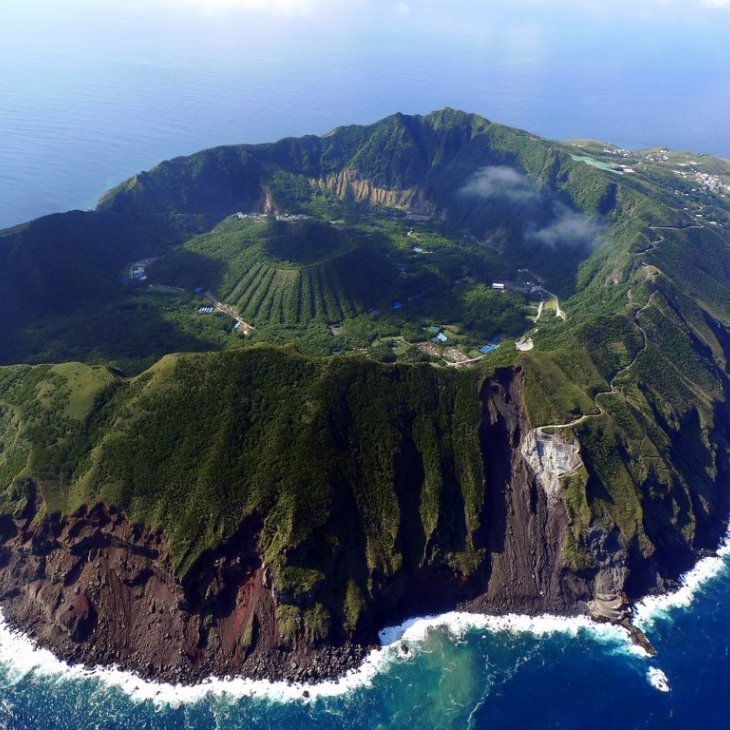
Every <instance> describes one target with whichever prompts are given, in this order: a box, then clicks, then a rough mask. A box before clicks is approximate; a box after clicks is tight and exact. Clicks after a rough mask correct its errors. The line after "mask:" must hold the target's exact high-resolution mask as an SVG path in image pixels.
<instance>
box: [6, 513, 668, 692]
mask: <svg viewBox="0 0 730 730" xmlns="http://www.w3.org/2000/svg"><path fill="white" fill-rule="evenodd" d="M40 525H41V527H40V529H39V528H38V525H36V526H35V527H34V526H33V524H32V522H31V520H29V519H28V518H27V517H21V518H18V519H15V520H12V526H11V523H10V522H9V521H8V519H7V518H5V519H3V520H1V521H0V539H1V540H2V547H0V606H2V610H3V613H4V616H5V618H6V620H7V622H8V624H9V626H10V627H11V628H13V629H15V630H18V631H20V632H22V633H24V634H26V635H27V636H29V637H30V638H31V640H32V641H33V642H34V643H35V644H36V645H38V646H40V647H42V648H46V649H49V650H50V651H52V652H53V653H54V654H55V655H56V656H59V657H60V658H61V659H63V660H64V661H66V662H67V663H68V664H70V665H74V664H82V665H84V666H85V667H88V668H90V669H91V668H95V667H112V666H113V667H115V668H117V669H120V670H124V671H128V672H130V673H132V674H135V675H136V676H139V677H140V678H141V679H143V680H151V681H156V682H164V683H170V684H177V685H184V686H185V685H187V686H189V685H195V684H199V683H201V682H204V681H206V680H209V679H210V678H211V677H217V678H228V677H239V676H242V677H245V678H247V679H253V680H268V681H283V682H287V683H296V684H303V685H307V684H311V685H313V684H315V683H319V682H322V681H338V680H340V679H341V678H342V677H343V676H344V675H345V674H346V673H347V672H348V671H350V670H354V669H357V668H358V667H360V666H361V665H362V663H363V661H364V659H365V658H366V656H367V655H368V654H369V653H370V652H371V651H372V650H373V649H375V648H377V647H378V645H377V644H375V643H369V644H360V643H356V642H348V643H344V644H342V645H339V646H336V645H322V646H306V645H304V644H303V645H301V646H292V647H284V646H281V645H275V646H274V645H271V642H268V643H267V644H266V645H265V644H264V642H263V641H262V636H266V632H262V633H261V634H260V635H259V637H258V641H257V642H256V645H255V647H254V648H253V649H254V650H253V651H251V652H250V653H249V654H247V655H245V656H244V657H243V660H242V661H241V662H240V664H239V666H234V665H233V664H232V662H231V659H232V656H235V652H233V654H231V652H230V645H228V649H229V650H228V651H226V650H225V648H224V645H223V643H222V644H221V645H218V646H216V647H214V648H213V649H212V650H210V651H208V652H198V653H197V655H194V654H191V653H190V652H188V651H186V650H185V649H184V648H183V647H182V646H181V645H184V643H185V641H186V637H187V636H188V633H189V632H188V628H189V627H188V626H187V625H186V624H185V622H183V627H182V628H183V630H182V631H181V632H180V633H178V634H176V635H173V633H172V630H173V625H174V624H175V622H176V621H179V620H180V615H181V614H185V613H187V614H188V621H190V620H191V619H192V617H194V616H195V614H194V613H188V612H186V611H185V610H184V609H183V608H182V605H181V603H178V604H176V605H175V606H174V607H173V606H168V608H170V609H173V608H174V609H175V610H176V612H177V615H176V616H174V617H173V621H172V622H171V624H172V625H170V626H169V628H168V630H166V631H157V632H153V633H146V634H145V636H144V641H143V643H141V644H140V645H139V646H138V647H137V648H136V650H134V649H132V648H131V645H132V644H133V641H129V640H123V641H121V642H120V641H119V633H118V631H113V630H112V631H110V627H109V621H110V620H112V619H109V617H107V618H106V619H105V618H104V616H103V615H101V612H103V611H108V610H110V608H111V607H112V604H111V603H110V602H105V601H103V600H101V601H100V600H99V597H98V595H97V596H94V598H93V599H92V598H90V594H91V595H92V596H93V595H94V594H93V587H94V585H98V586H100V587H104V588H110V589H111V590H110V591H109V593H111V594H113V593H114V588H113V587H111V586H110V581H109V576H106V577H103V576H101V577H99V578H98V579H97V580H96V581H94V580H88V579H87V580H85V579H84V572H85V571H84V570H83V568H82V569H81V570H79V566H78V564H77V563H73V564H68V565H66V562H67V561H65V560H64V559H63V558H64V557H65V558H66V559H67V558H68V556H72V555H75V557H76V558H79V557H81V558H82V559H83V561H84V562H85V563H86V564H87V566H90V567H87V570H89V571H91V573H92V574H93V575H96V576H99V575H100V573H101V572H102V571H99V570H98V569H96V570H95V569H94V564H93V563H92V562H91V557H92V556H93V558H94V560H95V561H96V562H97V568H98V566H99V565H101V564H102V563H104V562H106V563H107V567H108V568H110V569H117V570H119V569H121V566H122V565H123V566H124V570H126V571H127V573H128V575H127V576H126V577H125V578H124V579H123V580H122V583H123V584H125V585H127V587H129V588H134V586H135V585H137V586H139V585H145V586H146V587H148V588H151V589H152V594H153V595H154V596H156V597H157V598H158V599H159V598H160V595H161V591H160V587H159V585H156V584H155V581H159V580H160V577H161V575H163V574H164V570H160V567H159V566H157V567H156V569H155V570H151V569H150V567H149V566H148V565H144V562H145V561H150V560H154V561H157V562H158V563H160V564H161V565H162V566H166V565H167V563H168V562H169V558H168V556H167V555H166V554H165V550H164V540H163V539H162V536H161V535H159V534H152V533H145V532H144V531H141V529H140V528H136V527H134V526H132V525H130V524H129V523H128V522H127V521H126V518H125V517H124V515H123V514H122V513H121V512H119V511H118V510H115V509H113V508H108V507H102V506H101V505H99V506H97V507H95V508H94V509H93V510H90V511H89V512H86V511H82V512H80V513H77V514H76V515H74V516H72V517H71V518H60V517H58V516H52V517H50V518H49V517H47V518H44V519H43V520H42V521H41V522H40ZM13 532H15V534H14V535H12V534H11V533H13ZM59 538H63V539H64V540H65V541H66V544H65V545H64V548H60V542H59ZM142 540H144V541H145V543H146V544H147V547H146V548H145V549H144V550H143V549H142V548H141V546H140V544H139V543H140V542H141V541H142ZM151 545H154V546H155V547H152V546H151ZM115 558H116V559H118V561H115ZM140 561H141V562H140ZM71 562H73V561H71ZM218 562H219V563H220V561H218ZM63 566H65V567H67V568H69V569H68V570H66V571H65V572H64V571H63V570H62V567H63ZM168 567H169V566H168ZM243 573H244V574H247V575H248V573H247V572H246V571H243ZM142 574H144V575H143V576H142V577H143V580H142V579H141V577H140V576H141V575H142ZM254 575H256V571H255V570H254ZM150 581H152V583H151V585H148V584H150ZM677 585H678V584H677V583H676V582H674V581H672V580H667V581H664V582H663V585H662V588H663V589H664V591H666V590H668V589H671V588H672V587H676V586H677ZM654 592H656V590H655V591H654ZM175 598H176V599H178V600H179V599H180V596H176V597H175ZM153 601H154V599H153ZM609 603H610V602H604V604H603V605H604V609H605V608H606V606H607V605H608V604H609ZM153 605H154V603H150V602H149V601H144V602H142V603H141V604H140V605H139V606H132V604H131V603H128V604H127V608H128V609H130V610H132V613H130V614H129V615H127V616H126V617H117V618H122V619H123V620H122V621H121V624H120V626H118V627H117V629H119V630H121V632H122V633H124V634H126V635H127V637H128V638H129V639H134V637H135V635H136V634H135V629H136V628H137V626H138V625H139V621H137V620H136V618H135V617H136V616H139V615H145V616H146V619H147V621H148V623H149V619H150V616H154V615H155V614H157V615H158V616H160V617H162V616H164V615H165V612H164V611H161V610H160V609H161V608H162V606H160V607H158V608H153ZM627 608H628V606H627V604H626V603H625V602H622V605H621V607H620V610H619V611H617V612H616V614H615V615H609V611H608V609H606V610H605V611H604V612H603V613H601V612H600V611H599V612H596V610H595V605H594V606H593V608H592V607H591V606H590V605H589V604H587V603H586V602H584V601H578V602H576V604H575V605H574V606H573V607H572V610H571V609H564V610H558V611H554V612H553V613H556V614H557V615H563V616H565V617H575V616H580V615H589V616H591V617H592V618H593V619H594V620H596V621H597V622H608V623H613V624H616V625H619V626H622V627H623V628H624V629H626V630H627V631H628V633H629V635H630V638H631V640H632V641H633V642H634V643H636V644H637V645H639V646H641V647H642V648H644V649H645V650H646V651H647V652H648V653H649V654H652V653H653V652H654V650H653V647H652V646H651V644H650V643H649V641H648V639H647V638H646V637H645V636H644V634H643V633H642V632H641V631H640V630H638V629H637V628H636V627H634V626H633V625H632V624H631V623H630V621H629V619H628V613H627ZM454 610H458V611H464V612H468V613H474V614H481V615H485V614H486V615H504V614H506V613H514V612H518V611H519V612H520V613H522V614H526V615H535V616H536V615H539V614H540V613H541V612H542V611H540V610H539V608H538V607H536V606H535V605H524V606H522V607H518V606H516V605H515V601H514V600H512V599H510V598H509V597H508V598H505V599H503V600H488V597H487V596H486V595H482V596H478V597H477V598H475V599H472V600H469V601H464V602H459V603H458V604H457V605H455V606H454ZM262 623H265V622H262ZM394 623H395V622H394ZM221 633H222V634H223V633H224V632H221ZM269 638H270V637H269ZM214 643H215V642H214ZM161 645H165V646H166V647H167V649H166V650H165V651H161V650H160V647H161ZM171 647H178V648H176V649H175V651H170V648H171ZM403 650H404V651H406V652H407V651H408V647H407V646H404V647H403ZM175 655H176V657H177V658H176V659H171V658H170V657H174V656H175Z"/></svg>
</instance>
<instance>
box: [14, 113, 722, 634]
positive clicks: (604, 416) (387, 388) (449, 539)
mask: <svg viewBox="0 0 730 730" xmlns="http://www.w3.org/2000/svg"><path fill="white" fill-rule="evenodd" d="M632 154H633V157H625V156H621V157H619V156H618V154H617V153H616V152H614V151H612V149H611V148H609V147H606V146H603V145H596V144H593V143H581V144H580V145H579V144H577V143H575V144H558V143H554V142H549V141H546V140H542V139H540V138H537V137H535V136H533V135H530V134H528V133H526V132H522V131H519V130H513V129H508V128H505V127H502V126H499V125H496V124H492V123H491V122H489V121H487V120H485V119H482V118H480V117H477V116H475V115H468V114H464V113H462V112H456V111H453V110H444V111H441V112H436V113H434V114H431V115H428V116H424V117H420V116H416V117H408V116H404V115H400V114H398V115H394V116H392V117H389V118H387V119H385V120H383V121H381V122H378V123H377V124H374V125H371V126H368V127H344V128H340V129H337V130H334V131H333V132H332V133H330V134H329V135H326V136H324V137H322V138H317V137H305V138H302V139H286V140H282V141H280V142H277V143H274V144H269V145H256V146H250V145H246V146H239V147H231V148H219V149H216V150H209V151H206V152H201V153H199V154H197V155H193V156H191V157H188V158H179V159H177V160H172V161H170V162H166V163H162V164H161V165H160V166H158V167H157V168H155V169H154V170H151V171H150V172H149V173H142V174H140V175H138V176H136V177H135V178H133V179H132V180H130V181H127V182H126V183H123V184H122V185H120V186H119V187H117V188H115V189H114V190H112V191H110V192H109V193H107V194H106V195H105V196H104V197H103V199H102V201H101V202H100V205H99V207H98V209H97V210H96V211H94V212H89V213H78V212H76V213H68V214H64V215H62V216H52V217H49V218H45V219H41V220H39V221H34V222H31V223H29V224H26V225H24V226H20V227H18V228H15V229H12V230H9V231H5V232H2V233H0V305H2V306H3V308H4V311H5V312H6V317H5V318H4V320H3V322H2V324H0V327H2V330H0V353H1V361H2V363H3V364H4V367H2V368H0V511H2V513H3V514H5V515H15V516H16V517H17V516H18V515H20V514H24V513H25V512H26V511H27V506H28V504H29V502H31V503H32V502H34V500H36V498H37V497H38V496H40V501H39V506H40V513H39V517H38V518H37V519H42V517H43V515H45V514H51V513H60V514H71V513H73V512H74V511H75V510H77V509H78V508H79V507H80V506H82V505H90V504H94V503H96V502H104V503H107V504H112V505H116V506H118V507H120V508H121V509H122V510H124V511H125V513H126V514H127V515H128V516H129V518H130V519H131V520H132V521H133V522H138V523H141V524H144V525H147V526H149V527H153V528H159V529H161V530H162V532H163V534H164V535H165V538H166V539H167V540H168V541H169V544H170V550H171V555H172V558H173V562H174V566H175V569H176V571H177V574H178V575H179V577H180V579H181V580H183V581H191V580H195V579H196V576H198V575H199V571H200V570H202V568H201V561H203V562H204V560H205V556H206V555H207V554H208V553H206V550H210V549H214V548H216V546H219V545H221V544H225V543H226V541H227V540H230V539H232V538H233V536H234V535H235V533H236V530H237V529H238V528H239V526H240V525H241V524H242V522H243V520H244V519H245V518H247V517H250V516H255V517H256V518H257V519H259V520H260V523H261V525H262V527H261V531H260V534H259V536H258V540H259V549H260V552H261V556H262V560H263V561H264V563H265V564H266V565H267V566H270V567H271V570H272V572H273V577H272V581H273V590H274V593H275V595H276V596H277V606H278V609H277V610H278V612H279V619H280V621H281V631H282V632H283V633H289V634H292V635H305V634H306V635H307V636H313V635H315V634H316V635H317V636H320V637H323V636H324V637H330V638H332V637H335V636H336V637H340V638H341V637H342V636H349V635H352V632H353V631H355V629H356V627H358V626H359V627H361V628H362V627H363V626H366V627H370V628H371V629H372V627H374V626H377V625H378V624H379V623H382V620H383V617H384V616H387V615H389V614H388V612H389V611H391V610H393V609H395V608H398V607H400V608H399V610H400V609H402V608H403V607H404V606H405V605H406V604H407V601H408V596H409V595H411V594H412V593H413V592H414V591H415V588H416V586H418V585H421V584H423V585H431V583H429V582H428V581H427V580H426V579H425V576H428V580H431V581H433V585H435V586H439V585H442V584H441V583H439V581H440V580H442V581H444V583H443V585H448V586H449V587H450V590H451V589H453V591H455V592H456V594H458V595H459V596H460V597H474V596H475V595H478V594H479V592H480V589H481V590H482V592H483V591H484V590H485V586H487V585H488V584H489V581H490V580H491V577H492V576H493V575H494V574H495V571H496V573H499V559H500V558H499V556H500V555H505V554H507V553H506V552H505V547H504V545H505V544H507V543H509V539H508V537H505V534H509V531H507V532H506V533H505V534H497V533H499V530H500V529H501V530H506V527H505V524H506V523H505V524H503V523H502V522H500V520H501V519H504V520H507V521H509V520H518V519H522V518H523V517H524V515H526V514H529V518H528V517H524V519H525V520H527V521H528V522H529V524H530V525H531V526H532V527H530V529H535V530H542V532H541V533H540V534H539V535H538V536H537V537H536V536H535V535H533V534H532V533H529V535H531V537H530V536H528V537H524V540H523V542H524V541H527V540H528V539H529V540H535V541H536V543H535V544H539V545H545V544H547V543H548V542H549V540H552V539H554V540H558V541H559V544H558V545H557V546H555V549H556V550H557V552H558V553H559V558H555V560H556V561H557V562H556V563H555V565H556V566H557V567H556V568H555V570H556V571H557V572H556V575H557V576H558V577H557V578H556V579H555V580H556V581H558V582H560V581H563V583H560V585H561V586H562V588H561V591H563V593H561V595H563V594H564V595H568V594H569V592H570V591H571V590H572V591H573V593H572V594H570V595H572V596H573V600H574V601H577V600H578V599H581V598H589V597H591V596H592V595H593V593H595V592H597V591H598V590H599V588H598V587H599V586H600V585H602V583H601V581H603V580H608V577H610V579H611V580H612V581H614V584H613V589H615V590H618V589H619V588H620V589H622V590H626V591H627V592H628V594H629V595H630V596H632V597H634V596H638V595H642V594H643V593H645V592H646V591H647V590H650V589H656V588H657V587H661V586H662V585H664V583H663V581H665V580H671V579H674V578H676V576H677V574H678V573H679V571H681V570H683V569H686V568H687V567H688V566H689V565H691V564H692V562H693V561H694V560H695V559H696V558H697V556H698V555H699V554H700V551H701V550H704V549H710V548H714V547H715V546H716V544H717V541H718V540H719V538H720V536H721V534H722V533H723V531H724V526H725V521H726V518H727V514H728V510H729V504H730V460H729V458H728V457H729V456H730V451H729V450H728V446H729V441H728V437H729V435H730V431H729V430H728V429H729V428H730V411H729V410H728V386H729V385H730V383H729V381H728V357H730V202H729V200H730V199H729V198H728V193H727V189H726V188H724V187H722V186H723V185H725V184H726V182H727V179H728V176H726V168H725V167H724V166H722V165H720V164H719V163H718V162H717V161H714V162H713V161H712V160H711V159H708V158H702V160H703V162H702V164H703V165H707V167H706V170H707V172H704V170H705V168H702V167H699V168H698V169H696V170H695V169H693V168H690V167H687V166H686V165H685V162H686V161H685V160H684V158H682V159H681V160H680V159H679V158H677V159H675V158H672V157H668V158H667V160H663V161H657V159H656V157H655V156H653V155H652V154H650V152H636V153H632ZM680 163H681V164H682V165H685V166H684V167H680V166H679V165H680ZM687 164H689V163H687ZM698 164H699V163H698ZM680 173H682V174H680ZM707 175H710V178H708V177H706V176H707ZM703 176H704V177H703ZM715 178H717V181H718V182H715ZM708 180H710V183H708V182H707V181H708ZM698 181H699V182H698ZM702 181H704V182H702ZM705 183H706V184H705ZM718 185H719V187H718ZM139 262H144V263H143V264H140V263H139ZM135 263H136V264H137V265H139V266H143V268H144V276H145V278H144V279H140V278H138V279H137V280H131V281H130V280H129V279H130V277H131V278H132V279H133V278H134V277H133V276H132V269H133V268H134V267H133V265H134V264H135ZM495 285H496V286H495ZM495 346H496V347H495ZM518 346H519V347H518ZM70 361H78V362H70ZM541 429H543V430H542V431H541ZM546 434H552V435H553V436H555V437H559V438H560V443H561V444H563V446H565V444H566V443H567V446H568V447H570V445H571V444H575V445H577V447H578V454H579V456H580V462H581V463H580V466H579V467H577V468H575V469H574V470H572V471H571V472H570V473H569V474H568V475H567V476H563V477H562V478H561V479H558V480H557V485H558V486H557V492H556V494H552V493H551V494H550V496H549V499H548V497H547V496H546V493H547V492H546V490H545V489H544V488H543V487H542V486H540V484H541V483H542V482H540V478H541V476H544V474H543V473H542V472H541V473H539V474H538V471H540V469H538V468H536V467H535V462H534V459H533V461H530V458H532V457H530V456H529V455H526V454H527V452H529V443H528V441H529V438H540V437H545V435H546ZM533 457H534V454H533ZM543 471H545V470H543ZM520 490H524V495H526V496H524V495H523V496H524V499H525V504H526V505H528V506H523V507H520V508H519V509H517V508H514V509H512V512H509V514H510V515H511V516H510V517H504V518H502V517H500V516H499V515H501V514H502V512H500V510H503V511H504V513H505V514H507V512H508V510H507V509H506V507H505V504H507V502H508V501H509V500H514V499H517V497H515V496H514V495H515V494H518V493H519V494H523V493H522V492H520ZM505 495H508V496H505ZM509 495H511V496H509ZM510 504H511V503H510ZM520 509H524V510H525V512H524V514H523V513H522V512H520ZM515 510H516V511H515ZM550 510H552V511H550ZM516 514H517V515H518V516H515V515H516ZM546 514H549V515H552V517H551V518H550V519H548V517H546ZM495 515H497V516H495ZM519 515H522V517H520V516H519ZM556 515H558V516H557V517H556ZM540 520H542V521H543V522H540ZM561 520H562V522H561ZM563 523H564V525H565V530H564V531H563V532H560V533H559V535H558V537H555V535H557V534H558V533H553V532H550V530H554V529H557V528H555V525H556V524H563ZM510 524H512V523H510ZM534 525H538V527H534ZM525 529H527V528H525ZM518 532H519V530H518ZM519 534H523V533H521V532H520V533H519ZM524 535H528V533H527V532H525V533H524ZM606 544H611V545H613V546H614V547H613V548H612V556H608V557H607V555H606V548H605V545H606ZM541 560H542V558H541ZM611 560H613V561H614V562H611ZM495 566H497V567H495ZM434 576H436V577H434ZM607 576H608V577H607ZM616 576H619V577H616ZM616 581H618V582H619V583H620V585H618V583H616ZM455 586H456V587H455ZM566 586H567V587H566ZM571 586H572V588H571ZM424 590H425V589H424ZM434 590H435V589H434ZM436 592H437V591H436ZM414 595H415V593H414ZM430 599H432V600H433V601H434V602H437V601H436V598H435V593H434V594H432V595H431V596H430ZM535 600H538V599H535ZM566 601H567V599H566ZM535 605H537V604H535ZM403 610H405V609H403Z"/></svg>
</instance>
